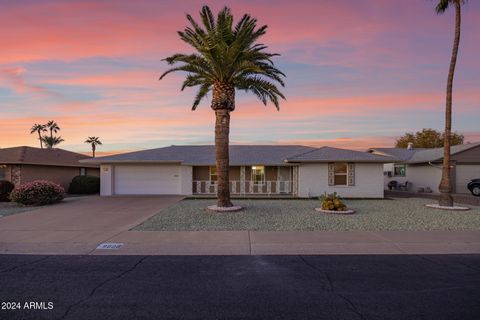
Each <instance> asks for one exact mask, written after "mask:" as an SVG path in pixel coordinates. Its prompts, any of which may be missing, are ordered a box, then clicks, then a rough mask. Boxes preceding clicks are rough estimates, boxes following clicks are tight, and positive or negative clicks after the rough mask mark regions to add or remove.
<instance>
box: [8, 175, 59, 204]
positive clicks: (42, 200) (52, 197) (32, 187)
mask: <svg viewBox="0 0 480 320" xmlns="http://www.w3.org/2000/svg"><path fill="white" fill-rule="evenodd" d="M64 197H65V190H64V189H63V188H62V187H61V186H59V185H58V184H56V183H54V182H51V181H46V180H35V181H32V182H27V183H24V184H22V185H20V186H18V187H16V188H15V189H13V191H12V193H10V200H12V201H14V202H17V203H21V204H24V205H33V206H41V205H46V204H52V203H57V202H60V201H62V200H63V198H64Z"/></svg>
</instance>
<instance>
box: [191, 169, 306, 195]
mask: <svg viewBox="0 0 480 320" xmlns="http://www.w3.org/2000/svg"><path fill="white" fill-rule="evenodd" d="M229 176H230V193H231V194H232V196H239V197H242V196H252V195H253V196H290V197H291V196H296V195H297V189H298V184H297V176H298V170H297V167H296V166H232V167H230V171H229ZM217 188H218V185H217V175H216V168H215V167H213V166H196V167H193V179H192V194H193V195H196V196H197V195H215V194H216V193H217Z"/></svg>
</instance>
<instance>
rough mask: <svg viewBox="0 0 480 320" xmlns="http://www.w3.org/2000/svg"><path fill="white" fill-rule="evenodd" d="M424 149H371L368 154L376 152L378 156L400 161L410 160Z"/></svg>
mask: <svg viewBox="0 0 480 320" xmlns="http://www.w3.org/2000/svg"><path fill="white" fill-rule="evenodd" d="M420 150H424V149H411V150H408V149H406V148H371V149H369V150H368V152H374V153H376V154H380V155H384V156H389V157H393V158H395V159H398V160H400V161H407V160H409V159H410V158H411V157H412V156H413V155H414V154H415V153H416V152H417V151H420Z"/></svg>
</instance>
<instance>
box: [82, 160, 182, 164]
mask: <svg viewBox="0 0 480 320" xmlns="http://www.w3.org/2000/svg"><path fill="white" fill-rule="evenodd" d="M80 162H81V163H92V164H115V163H125V164H133V163H165V164H169V163H182V162H183V161H182V160H101V159H98V160H96V159H85V160H80Z"/></svg>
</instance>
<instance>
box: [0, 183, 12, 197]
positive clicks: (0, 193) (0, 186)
mask: <svg viewBox="0 0 480 320" xmlns="http://www.w3.org/2000/svg"><path fill="white" fill-rule="evenodd" d="M14 188H15V186H14V185H13V183H11V182H10V181H7V180H0V202H8V201H10V198H9V196H10V192H12V190H13V189H14Z"/></svg>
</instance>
